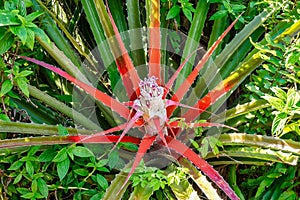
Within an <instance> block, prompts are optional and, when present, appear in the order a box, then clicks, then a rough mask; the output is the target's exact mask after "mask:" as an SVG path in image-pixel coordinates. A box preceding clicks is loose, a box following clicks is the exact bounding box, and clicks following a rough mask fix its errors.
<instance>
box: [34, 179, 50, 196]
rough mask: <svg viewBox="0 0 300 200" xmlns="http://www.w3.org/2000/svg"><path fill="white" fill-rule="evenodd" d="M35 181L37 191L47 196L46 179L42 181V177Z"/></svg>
mask: <svg viewBox="0 0 300 200" xmlns="http://www.w3.org/2000/svg"><path fill="white" fill-rule="evenodd" d="M37 183H38V186H39V191H40V193H41V194H42V195H43V197H48V194H49V189H48V186H47V183H46V181H44V179H42V178H38V179H37Z"/></svg>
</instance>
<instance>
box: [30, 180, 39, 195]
mask: <svg viewBox="0 0 300 200" xmlns="http://www.w3.org/2000/svg"><path fill="white" fill-rule="evenodd" d="M37 190H38V183H37V181H36V179H33V180H32V183H31V191H32V192H33V193H36V192H37Z"/></svg>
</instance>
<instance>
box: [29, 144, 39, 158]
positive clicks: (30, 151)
mask: <svg viewBox="0 0 300 200" xmlns="http://www.w3.org/2000/svg"><path fill="white" fill-rule="evenodd" d="M40 148H41V146H32V147H31V148H30V150H29V151H28V153H27V156H29V157H31V156H33V155H34V154H35V153H36V152H37V151H38V150H39V149H40Z"/></svg>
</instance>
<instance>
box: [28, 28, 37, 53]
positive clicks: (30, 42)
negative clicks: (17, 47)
mask: <svg viewBox="0 0 300 200" xmlns="http://www.w3.org/2000/svg"><path fill="white" fill-rule="evenodd" d="M26 31H27V38H26V46H27V47H28V48H29V49H30V50H31V51H32V50H33V47H34V37H35V35H34V31H32V30H31V29H30V28H26Z"/></svg>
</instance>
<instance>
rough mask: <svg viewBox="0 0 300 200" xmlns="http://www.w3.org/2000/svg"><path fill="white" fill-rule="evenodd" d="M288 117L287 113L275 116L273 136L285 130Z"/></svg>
mask: <svg viewBox="0 0 300 200" xmlns="http://www.w3.org/2000/svg"><path fill="white" fill-rule="evenodd" d="M287 119H288V117H287V114H286V113H279V114H278V115H276V116H275V118H274V120H273V123H272V129H271V131H272V134H275V135H278V134H279V133H281V131H282V130H283V128H284V125H285V123H286V121H287Z"/></svg>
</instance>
